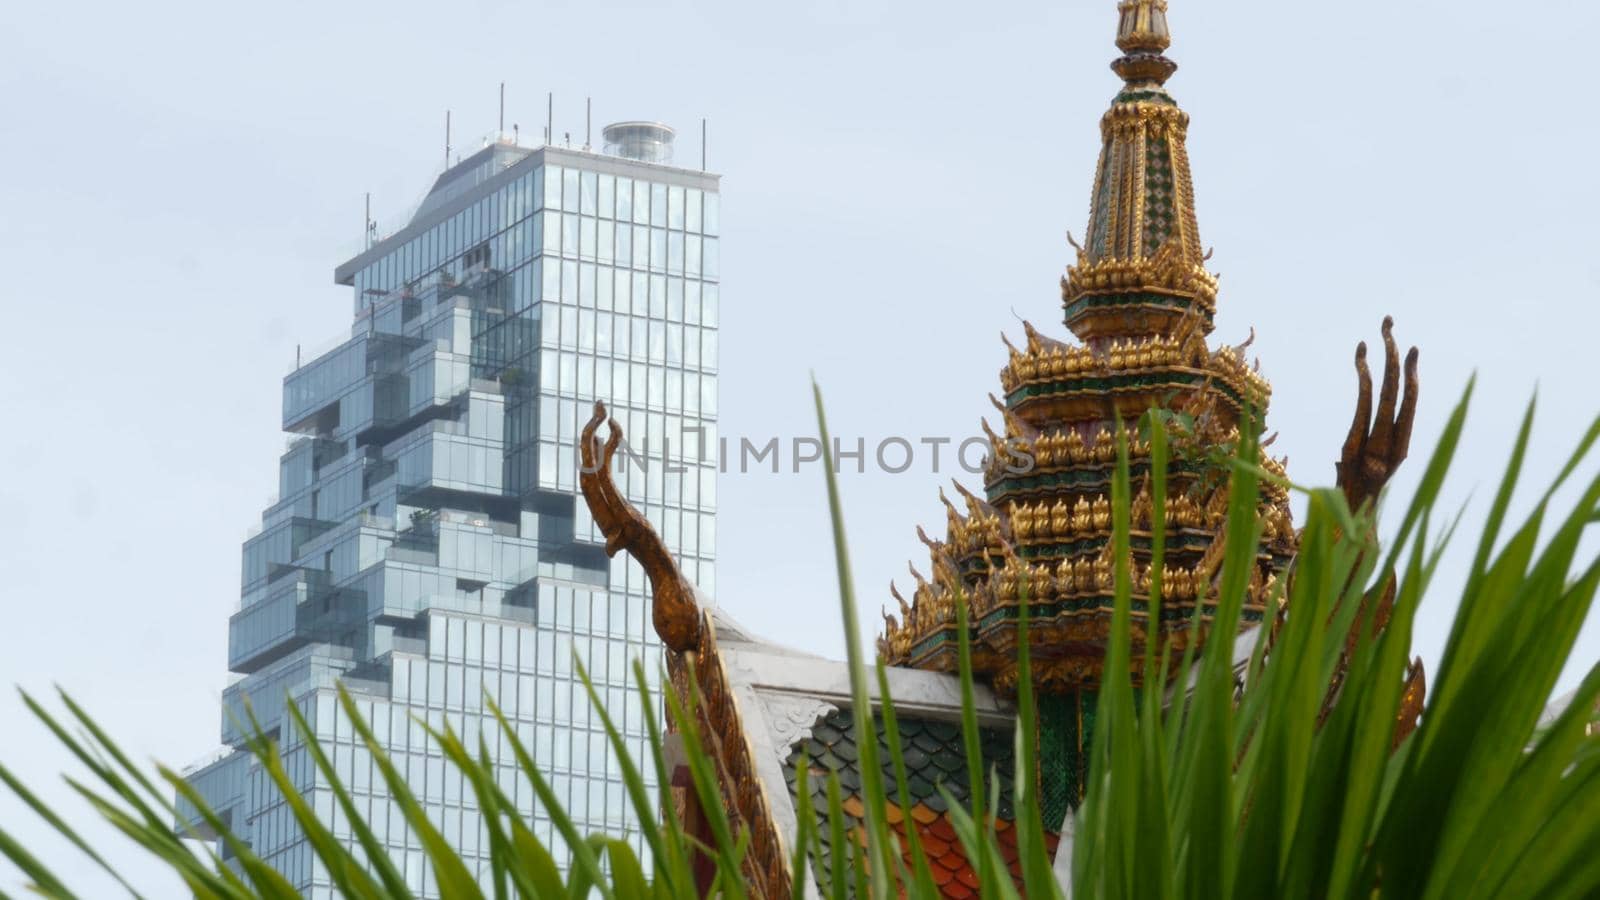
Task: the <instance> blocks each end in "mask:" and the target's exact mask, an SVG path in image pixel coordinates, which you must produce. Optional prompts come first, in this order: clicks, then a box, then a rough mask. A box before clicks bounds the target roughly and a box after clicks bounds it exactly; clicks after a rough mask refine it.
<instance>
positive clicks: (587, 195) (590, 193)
mask: <svg viewBox="0 0 1600 900" xmlns="http://www.w3.org/2000/svg"><path fill="white" fill-rule="evenodd" d="M599 189H600V176H599V175H598V174H597V173H594V172H584V173H583V178H582V195H583V196H582V202H581V203H580V204H579V212H581V213H583V214H584V215H586V216H592V215H594V214H595V209H596V207H597V205H598V204H597V203H596V200H595V194H596V192H598V191H599Z"/></svg>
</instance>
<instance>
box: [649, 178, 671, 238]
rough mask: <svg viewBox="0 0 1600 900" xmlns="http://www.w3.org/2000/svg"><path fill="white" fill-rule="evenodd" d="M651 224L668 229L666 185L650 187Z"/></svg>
mask: <svg viewBox="0 0 1600 900" xmlns="http://www.w3.org/2000/svg"><path fill="white" fill-rule="evenodd" d="M650 224H651V225H654V226H656V227H657V228H665V227H667V186H666V185H664V184H652V185H650Z"/></svg>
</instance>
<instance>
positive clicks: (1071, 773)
mask: <svg viewBox="0 0 1600 900" xmlns="http://www.w3.org/2000/svg"><path fill="white" fill-rule="evenodd" d="M1038 709H1039V743H1038V748H1039V805H1040V807H1041V813H1042V815H1043V818H1044V823H1045V826H1044V827H1045V828H1047V829H1054V828H1057V827H1058V825H1057V824H1056V823H1059V822H1063V821H1065V820H1066V817H1067V811H1068V810H1069V809H1072V808H1073V807H1075V806H1077V805H1078V797H1079V791H1080V781H1079V769H1080V763H1079V758H1078V757H1079V753H1078V695H1077V694H1069V695H1066V696H1059V695H1053V694H1046V695H1042V696H1040V697H1039V698H1038Z"/></svg>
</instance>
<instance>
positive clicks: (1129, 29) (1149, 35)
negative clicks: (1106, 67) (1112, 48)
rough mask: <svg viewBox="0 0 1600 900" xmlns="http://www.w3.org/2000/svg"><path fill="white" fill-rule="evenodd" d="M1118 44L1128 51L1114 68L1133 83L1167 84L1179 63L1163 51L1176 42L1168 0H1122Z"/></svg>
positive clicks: (1119, 11)
mask: <svg viewBox="0 0 1600 900" xmlns="http://www.w3.org/2000/svg"><path fill="white" fill-rule="evenodd" d="M1117 13H1118V15H1119V16H1120V22H1119V23H1118V25H1117V47H1118V48H1119V49H1121V50H1122V52H1123V53H1124V54H1125V55H1124V56H1123V57H1122V58H1121V59H1118V60H1117V61H1116V62H1114V63H1112V64H1111V68H1112V70H1113V71H1115V72H1116V73H1117V74H1118V75H1121V76H1122V79H1123V80H1124V81H1126V82H1128V83H1129V84H1134V83H1136V82H1144V81H1153V82H1155V83H1156V84H1164V83H1165V82H1166V80H1167V79H1168V78H1171V77H1172V73H1174V72H1176V71H1178V64H1177V63H1175V62H1173V61H1172V60H1170V59H1167V58H1166V57H1165V56H1162V55H1161V54H1162V52H1163V51H1165V50H1166V49H1167V48H1168V47H1170V46H1172V33H1171V32H1170V31H1169V30H1168V29H1167V0H1121V2H1120V3H1119V4H1118V5H1117Z"/></svg>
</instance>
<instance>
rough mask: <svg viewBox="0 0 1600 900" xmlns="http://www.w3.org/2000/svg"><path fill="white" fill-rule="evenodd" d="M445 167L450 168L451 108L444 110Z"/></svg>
mask: <svg viewBox="0 0 1600 900" xmlns="http://www.w3.org/2000/svg"><path fill="white" fill-rule="evenodd" d="M444 167H445V168H446V169H448V168H450V110H448V109H447V110H445V111H444Z"/></svg>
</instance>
